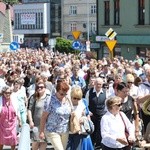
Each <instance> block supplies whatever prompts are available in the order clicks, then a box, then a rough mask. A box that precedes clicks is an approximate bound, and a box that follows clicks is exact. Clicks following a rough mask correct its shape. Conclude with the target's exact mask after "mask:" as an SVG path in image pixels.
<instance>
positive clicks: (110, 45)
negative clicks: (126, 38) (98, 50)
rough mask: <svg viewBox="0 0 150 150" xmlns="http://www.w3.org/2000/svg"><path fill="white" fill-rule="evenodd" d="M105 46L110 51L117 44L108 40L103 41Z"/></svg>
mask: <svg viewBox="0 0 150 150" xmlns="http://www.w3.org/2000/svg"><path fill="white" fill-rule="evenodd" d="M105 43H106V45H107V46H108V48H109V50H110V51H112V50H113V49H114V47H115V45H116V43H117V41H116V40H110V41H105Z"/></svg>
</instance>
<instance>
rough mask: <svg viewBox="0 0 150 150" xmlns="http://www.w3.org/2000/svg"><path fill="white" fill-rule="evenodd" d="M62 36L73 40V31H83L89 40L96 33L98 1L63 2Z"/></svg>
mask: <svg viewBox="0 0 150 150" xmlns="http://www.w3.org/2000/svg"><path fill="white" fill-rule="evenodd" d="M62 8H63V13H62V20H63V21H62V36H63V37H65V38H67V39H73V37H72V31H81V36H80V38H81V39H85V40H87V39H88V37H89V36H91V35H92V34H95V33H96V29H97V27H96V25H97V24H96V11H97V10H96V8H97V7H96V0H62Z"/></svg>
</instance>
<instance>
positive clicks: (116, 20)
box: [114, 0, 120, 25]
mask: <svg viewBox="0 0 150 150" xmlns="http://www.w3.org/2000/svg"><path fill="white" fill-rule="evenodd" d="M119 24H120V0H115V1H114V25H119Z"/></svg>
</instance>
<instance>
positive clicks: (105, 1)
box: [97, 0, 150, 59]
mask: <svg viewBox="0 0 150 150" xmlns="http://www.w3.org/2000/svg"><path fill="white" fill-rule="evenodd" d="M97 20H98V21H97V27H98V28H97V33H98V35H99V36H105V33H106V32H107V31H108V29H109V28H112V29H113V30H114V31H115V32H116V33H117V36H116V40H117V44H116V46H115V48H114V51H113V52H114V55H119V56H124V57H125V58H126V59H134V58H135V55H137V54H138V55H140V56H141V57H143V58H145V59H146V58H148V57H150V0H97ZM97 42H99V43H100V44H101V48H100V50H99V56H100V58H102V57H107V56H109V50H108V47H107V46H106V44H105V42H104V41H97Z"/></svg>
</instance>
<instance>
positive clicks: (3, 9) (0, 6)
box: [0, 2, 13, 20]
mask: <svg viewBox="0 0 150 150" xmlns="http://www.w3.org/2000/svg"><path fill="white" fill-rule="evenodd" d="M9 8H10V13H11V19H12V20H13V7H12V6H9ZM0 12H1V13H2V14H4V15H5V13H6V4H5V3H3V2H0Z"/></svg>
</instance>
